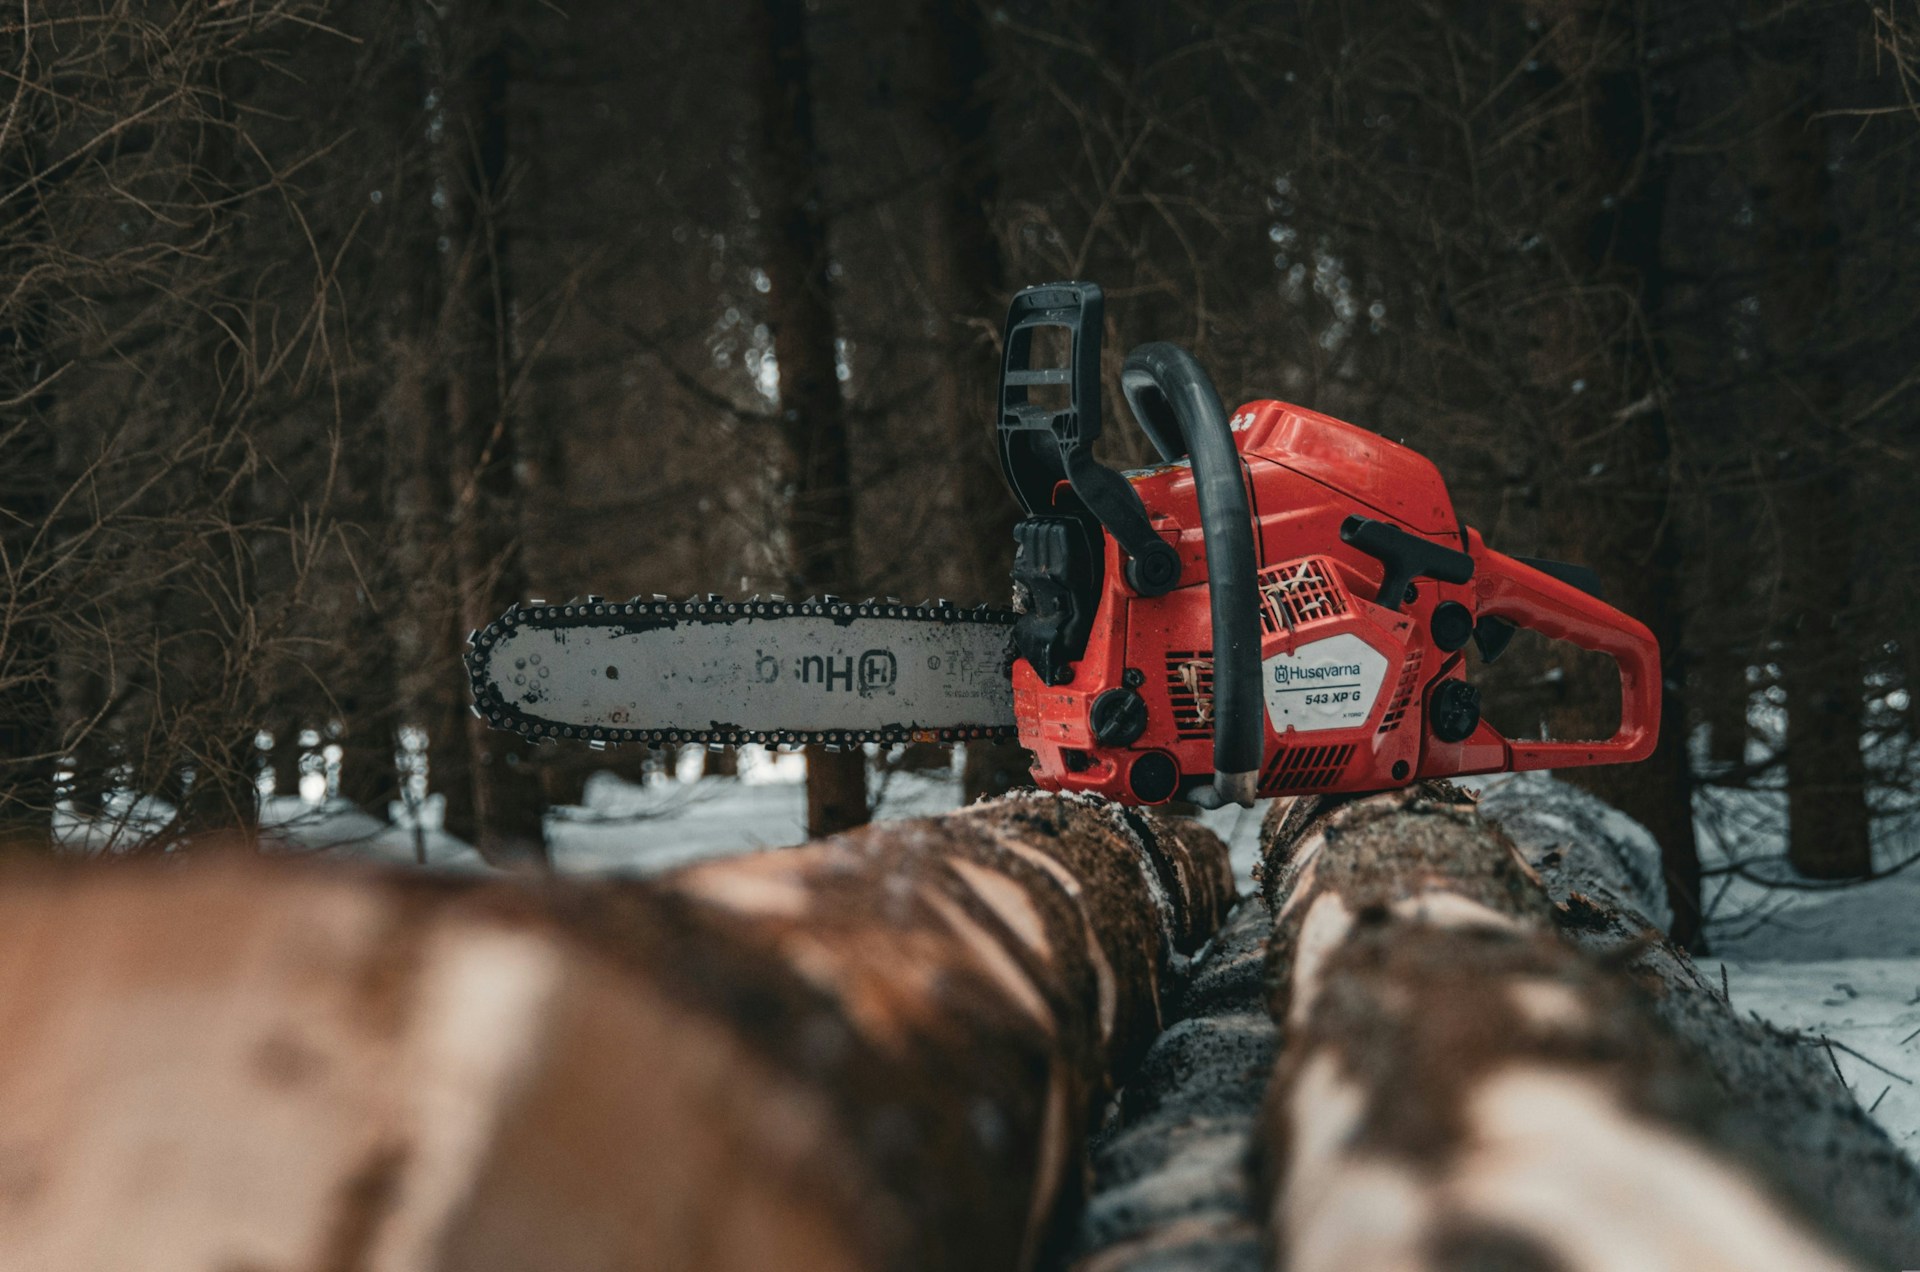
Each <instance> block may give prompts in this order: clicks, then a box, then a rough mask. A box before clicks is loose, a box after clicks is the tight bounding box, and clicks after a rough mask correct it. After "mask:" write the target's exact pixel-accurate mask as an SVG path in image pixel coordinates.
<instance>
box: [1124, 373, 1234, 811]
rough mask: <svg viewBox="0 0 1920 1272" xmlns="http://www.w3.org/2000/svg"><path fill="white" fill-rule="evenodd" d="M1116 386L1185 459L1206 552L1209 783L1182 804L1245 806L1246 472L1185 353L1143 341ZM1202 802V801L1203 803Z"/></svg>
mask: <svg viewBox="0 0 1920 1272" xmlns="http://www.w3.org/2000/svg"><path fill="white" fill-rule="evenodd" d="M1120 389H1121V392H1123V393H1125V394H1126V397H1127V405H1128V406H1129V407H1130V408H1132V410H1133V417H1134V419H1135V420H1137V421H1138V422H1139V424H1140V428H1141V430H1142V431H1143V432H1145V433H1146V435H1147V436H1148V438H1149V439H1151V440H1152V442H1153V444H1154V446H1155V447H1156V448H1157V449H1158V450H1159V451H1160V453H1161V454H1162V455H1163V456H1165V457H1167V458H1168V459H1173V458H1176V457H1178V456H1180V455H1188V456H1190V457H1191V459H1192V462H1193V487H1194V498H1195V500H1196V501H1197V502H1198V503H1199V505H1200V529H1201V538H1202V539H1203V540H1204V542H1205V546H1206V553H1207V599H1208V604H1209V607H1210V609H1211V615H1212V620H1213V642H1212V643H1213V703H1214V706H1213V770H1214V771H1213V779H1214V780H1213V785H1212V786H1211V787H1205V786H1203V787H1200V788H1198V789H1196V790H1194V791H1193V792H1192V793H1191V795H1190V798H1191V799H1192V800H1193V802H1194V803H1196V804H1198V805H1200V806H1201V807H1202V808H1212V807H1219V806H1220V805H1221V804H1223V803H1229V802H1231V803H1235V804H1240V805H1242V806H1244V807H1248V808H1251V807H1252V806H1253V800H1254V792H1255V788H1256V787H1257V786H1258V785H1259V781H1260V765H1261V762H1262V759H1263V752H1264V750H1265V746H1266V700H1265V698H1264V697H1263V696H1262V694H1261V689H1260V589H1259V584H1258V581H1257V579H1256V577H1255V576H1256V572H1257V571H1258V569H1259V561H1258V558H1256V557H1255V555H1254V546H1253V513H1252V511H1251V509H1250V507H1249V505H1248V502H1247V486H1246V470H1245V466H1244V463H1243V461H1242V460H1241V458H1240V450H1239V448H1238V447H1237V446H1236V445H1235V444H1234V440H1233V428H1232V425H1231V423H1230V422H1229V421H1228V419H1227V412H1226V409H1225V408H1224V407H1222V406H1221V405H1220V394H1219V393H1218V392H1217V391H1215V389H1214V387H1213V381H1212V380H1211V379H1209V378H1208V377H1207V373H1206V371H1205V370H1203V369H1202V368H1201V366H1200V364H1199V362H1197V361H1195V360H1194V357H1193V355H1192V354H1190V353H1188V352H1187V351H1186V350H1185V349H1182V348H1180V347H1179V346H1178V345H1171V344H1166V343H1164V342H1155V343H1152V344H1143V345H1141V346H1140V347H1139V348H1137V349H1135V350H1134V351H1133V352H1132V353H1130V354H1128V355H1127V360H1126V362H1125V364H1123V365H1122V366H1121V368H1120ZM1209 801H1211V802H1209Z"/></svg>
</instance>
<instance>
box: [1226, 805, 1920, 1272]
mask: <svg viewBox="0 0 1920 1272" xmlns="http://www.w3.org/2000/svg"><path fill="white" fill-rule="evenodd" d="M1555 785H1556V784H1554V783H1551V782H1545V781H1537V780H1536V781H1525V782H1515V783H1513V789H1512V790H1511V791H1510V792H1508V793H1506V794H1503V796H1502V801H1503V804H1504V807H1505V809H1506V810H1507V813H1508V814H1509V824H1510V825H1512V826H1513V827H1514V829H1515V831H1516V833H1518V834H1519V835H1520V837H1521V838H1522V839H1523V840H1529V841H1531V842H1530V847H1531V848H1532V850H1533V851H1532V852H1531V854H1529V853H1525V852H1522V851H1521V850H1520V849H1519V848H1517V847H1516V846H1515V844H1514V842H1513V841H1512V840H1511V839H1510V838H1509V837H1508V836H1507V835H1506V834H1504V833H1502V832H1501V831H1500V830H1499V829H1497V828H1496V827H1494V826H1493V825H1490V824H1489V823H1488V822H1487V821H1485V820H1483V819H1482V818H1481V817H1480V816H1478V815H1477V814H1476V812H1475V810H1474V809H1473V807H1472V806H1471V801H1470V799H1469V798H1468V797H1466V796H1464V795H1463V794H1461V793H1460V792H1458V791H1456V790H1454V789H1452V788H1450V787H1447V786H1444V785H1441V784H1426V785H1422V786H1419V787H1415V788H1412V789H1411V790H1409V791H1406V792H1395V793H1393V794H1388V795H1381V796H1375V797H1373V798H1370V799H1364V800H1359V801H1356V802H1350V803H1344V804H1342V803H1339V802H1337V801H1326V802H1321V801H1312V800H1306V801H1296V802H1295V803H1293V804H1292V805H1290V806H1279V805H1276V807H1275V809H1274V812H1273V814H1270V816H1269V821H1268V827H1267V831H1266V835H1265V841H1266V842H1265V861H1264V865H1263V869H1264V879H1265V886H1266V896H1267V902H1268V905H1269V907H1270V908H1271V909H1272V911H1273V915H1274V929H1273V937H1272V943H1271V946H1270V949H1269V955H1268V958H1269V964H1268V977H1267V983H1268V985H1269V986H1270V994H1271V999H1270V1006H1271V1010H1272V1012H1273V1015H1274V1018H1275V1019H1276V1021H1278V1022H1279V1023H1280V1027H1281V1029H1282V1031H1283V1033H1284V1036H1285V1049H1284V1051H1283V1054H1282V1056H1281V1058H1280V1061H1279V1064H1278V1065H1277V1067H1276V1069H1275V1072H1274V1075H1273V1081H1272V1085H1271V1086H1270V1088H1269V1090H1268V1094H1267V1100H1266V1108H1265V1113H1264V1115H1263V1127H1262V1131H1261V1135H1262V1151H1263V1153H1264V1163H1263V1167H1262V1179H1263V1186H1262V1189H1261V1192H1260V1194H1259V1195H1260V1196H1261V1197H1262V1199H1263V1209H1264V1208H1265V1204H1266V1202H1267V1200H1268V1199H1270V1205H1271V1214H1272V1216H1273V1222H1274V1232H1273V1234H1272V1237H1273V1249H1274V1251H1275V1256H1276V1260H1277V1263H1276V1266H1286V1267H1288V1268H1290V1269H1292V1270H1293V1272H1312V1270H1314V1269H1322V1268H1347V1267H1388V1266H1394V1267H1428V1266H1494V1265H1497V1266H1501V1267H1509V1266H1511V1267H1564V1268H1597V1267H1602V1266H1615V1265H1618V1266H1633V1267H1644V1268H1674V1269H1679V1268H1690V1269H1691V1268H1725V1269H1733V1268H1740V1269H1754V1268H1777V1269H1781V1270H1782V1272H1784V1270H1785V1269H1789V1268H1792V1269H1810V1268H1839V1267H1850V1266H1855V1265H1854V1264H1853V1263H1852V1262H1851V1258H1850V1256H1854V1255H1868V1256H1871V1257H1874V1258H1875V1259H1877V1260H1878V1261H1879V1262H1881V1263H1883V1264H1885V1265H1892V1266H1899V1265H1900V1264H1899V1262H1898V1261H1897V1259H1898V1257H1900V1256H1911V1255H1912V1253H1913V1252H1914V1251H1915V1250H1916V1249H1920V1245H1917V1244H1916V1242H1917V1241H1920V1227H1916V1217H1917V1216H1920V1175H1916V1172H1915V1170H1914V1169H1913V1167H1912V1165H1911V1164H1910V1163H1908V1162H1906V1161H1905V1159H1904V1158H1902V1157H1901V1156H1900V1154H1899V1153H1898V1152H1897V1151H1896V1150H1894V1149H1893V1148H1892V1146H1891V1145H1890V1144H1889V1143H1888V1142H1887V1141H1886V1139H1885V1136H1884V1135H1883V1134H1881V1133H1879V1132H1878V1129H1877V1128H1875V1127H1873V1126H1872V1125H1871V1124H1870V1123H1869V1122H1868V1121H1867V1119H1865V1118H1864V1117H1863V1116H1862V1115H1861V1114H1860V1111H1859V1109H1858V1107H1857V1106H1855V1105H1854V1104H1853V1101H1852V1097H1851V1095H1850V1094H1849V1093H1847V1092H1846V1091H1845V1090H1844V1088H1842V1087H1841V1086H1839V1084H1838V1083H1837V1080H1836V1079H1835V1078H1833V1076H1832V1075H1831V1074H1828V1073H1826V1072H1825V1071H1824V1069H1823V1068H1822V1067H1821V1062H1820V1057H1818V1055H1817V1053H1813V1052H1812V1050H1811V1049H1809V1048H1806V1047H1803V1046H1799V1045H1797V1043H1798V1040H1795V1039H1790V1038H1787V1037H1785V1036H1783V1035H1781V1034H1778V1033H1777V1032H1775V1031H1772V1030H1769V1029H1766V1028H1765V1027H1763V1026H1761V1027H1756V1026H1754V1025H1752V1024H1747V1023H1743V1022H1742V1021H1741V1020H1740V1019H1739V1018H1737V1017H1736V1016H1735V1015H1734V1013H1733V1012H1732V1011H1731V1009H1730V1008H1729V1007H1728V1006H1727V1005H1726V1003H1724V1002H1723V1001H1721V1000H1720V998H1719V996H1718V995H1717V994H1716V993H1715V992H1714V987H1712V986H1710V985H1709V984H1707V983H1706V981H1705V979H1704V978H1703V977H1701V976H1700V974H1699V973H1698V972H1697V971H1696V970H1695V968H1694V967H1693V965H1692V963H1691V962H1690V961H1689V960H1688V958H1687V957H1686V955H1685V954H1684V953H1683V952H1682V951H1681V950H1680V949H1678V948H1677V947H1676V946H1674V945H1673V944H1671V943H1669V942H1667V941H1666V940H1664V939H1662V938H1661V937H1660V935H1659V933H1658V931H1657V929H1655V928H1654V927H1653V926H1652V924H1651V923H1650V921H1649V920H1648V919H1647V917H1645V914H1644V913H1643V912H1642V911H1641V910H1640V909H1639V908H1637V907H1636V905H1635V904H1634V903H1633V901H1632V900H1631V899H1630V898H1631V897H1632V896H1633V894H1634V893H1635V892H1636V891H1637V890H1638V886H1639V883H1640V882H1641V881H1642V880H1645V881H1647V882H1651V880H1650V878H1649V876H1650V875H1651V873H1652V871H1653V868H1654V867H1653V862H1652V861H1651V853H1649V854H1648V859H1647V860H1646V861H1645V863H1644V867H1641V868H1639V869H1638V870H1637V872H1636V868H1635V863H1634V862H1633V860H1632V855H1631V854H1629V853H1626V852H1624V851H1620V852H1619V855H1618V856H1616V855H1614V854H1613V853H1610V852H1609V847H1610V846H1611V847H1614V848H1615V849H1616V850H1618V846H1617V845H1610V844H1609V842H1608V841H1607V840H1605V839H1603V838H1600V837H1598V836H1596V835H1594V834H1593V830H1594V828H1595V827H1600V828H1605V827H1607V825H1608V823H1607V821H1606V820H1605V818H1606V816H1607V813H1606V810H1604V808H1600V807H1598V806H1596V805H1593V804H1591V803H1587V804H1586V806H1585V809H1584V811H1583V810H1582V808H1581V801H1580V800H1579V797H1577V796H1573V795H1572V792H1568V795H1569V796H1570V797H1572V799H1573V802H1572V803H1571V804H1569V805H1568V806H1566V807H1558V808H1549V807H1546V806H1545V803H1544V801H1545V799H1546V794H1545V793H1546V792H1549V791H1551V790H1552V789H1553V788H1554V787H1555ZM1559 789H1561V790H1563V791H1564V790H1566V788H1564V787H1562V788H1559ZM1529 817H1533V818H1537V820H1535V821H1532V822H1529ZM1603 833H1604V831H1603ZM1542 839H1544V840H1545V842H1541V841H1542ZM1529 855H1531V856H1533V857H1534V861H1535V862H1537V863H1538V865H1537V867H1536V865H1535V864H1534V862H1530V861H1529V859H1528V858H1529ZM1543 876H1544V877H1543ZM1568 937H1570V938H1572V939H1571V940H1569V939H1565V938H1568ZM1896 1252H1897V1253H1896Z"/></svg>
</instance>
